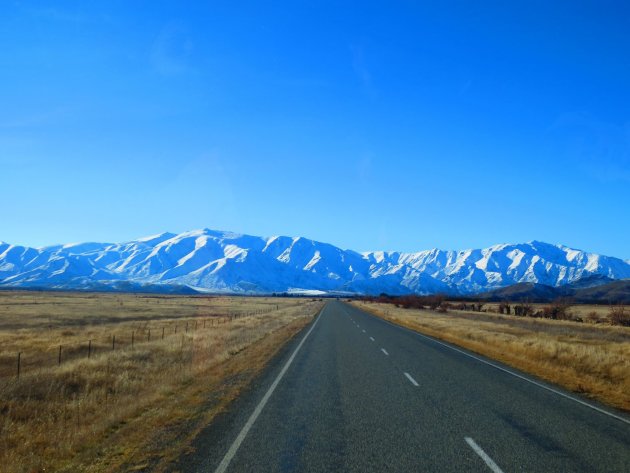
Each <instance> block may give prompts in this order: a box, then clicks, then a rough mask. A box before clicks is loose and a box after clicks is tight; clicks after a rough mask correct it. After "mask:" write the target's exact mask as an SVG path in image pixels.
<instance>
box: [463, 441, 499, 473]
mask: <svg viewBox="0 0 630 473" xmlns="http://www.w3.org/2000/svg"><path fill="white" fill-rule="evenodd" d="M464 440H466V443H467V444H468V445H470V448H472V449H473V450H474V451H475V453H476V454H477V455H479V456H480V457H481V459H482V460H483V461H484V462H486V465H488V468H490V469H491V470H492V471H494V473H503V470H502V469H501V468H499V465H497V464H496V463H495V462H494V461H493V460H492V458H490V457H489V456H488V454H487V453H486V452H484V451H483V450H482V448H481V447H480V446H479V445H477V443H476V442H475V441H474V440H473V439H471V438H470V437H465V438H464Z"/></svg>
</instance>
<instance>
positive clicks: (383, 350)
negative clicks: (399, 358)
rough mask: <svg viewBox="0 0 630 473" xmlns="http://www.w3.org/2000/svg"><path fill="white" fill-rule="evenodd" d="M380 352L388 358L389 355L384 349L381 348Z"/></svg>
mask: <svg viewBox="0 0 630 473" xmlns="http://www.w3.org/2000/svg"><path fill="white" fill-rule="evenodd" d="M381 351H382V352H383V353H385V354H386V355H387V356H389V353H387V350H385V348H381Z"/></svg>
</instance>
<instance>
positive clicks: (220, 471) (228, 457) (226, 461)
mask: <svg viewBox="0 0 630 473" xmlns="http://www.w3.org/2000/svg"><path fill="white" fill-rule="evenodd" d="M322 312H323V310H322ZM322 312H320V313H319V316H318V317H317V320H315V323H313V325H311V328H310V329H309V331H308V332H306V335H304V338H303V339H302V341H301V342H300V344H299V345H298V346H297V348H296V349H295V351H294V352H293V354H292V355H291V358H289V360H288V361H287V362H286V363H285V365H284V366H283V367H282V370H281V371H280V373H278V376H277V377H276V379H275V380H274V382H273V384H272V385H271V386H270V387H269V389H268V390H267V392H266V393H265V395H264V396H263V398H262V399H261V400H260V402H259V403H258V405H257V406H256V409H254V412H252V415H251V416H249V419H247V422H246V423H245V425H244V426H243V428H242V429H241V431H240V432H239V434H238V435H237V437H236V439H234V442H232V445H230V448H229V450H228V451H227V453H226V454H225V456H224V457H223V460H221V463H219V466H218V467H217V469H216V470H214V472H215V473H224V472H225V471H226V470H227V468H228V466H229V465H230V462H231V461H232V458H234V455H236V452H237V451H238V449H239V447H240V446H241V444H242V443H243V440H245V437H246V436H247V434H248V432H249V429H251V428H252V426H253V425H254V422H256V419H257V418H258V416H259V415H260V413H261V412H262V410H263V408H264V407H265V405H266V404H267V401H269V398H270V397H271V395H272V394H273V392H274V391H275V389H276V387H277V386H278V384H279V383H280V381H281V380H282V378H283V377H284V374H285V373H286V372H287V370H288V369H289V366H291V363H293V359H294V358H295V355H297V353H298V351H300V348H302V345H304V342H305V341H306V339H307V338H308V336H309V335H310V334H311V332H312V331H313V329H314V328H315V326H316V325H317V323H318V322H319V319H320V318H321V316H322Z"/></svg>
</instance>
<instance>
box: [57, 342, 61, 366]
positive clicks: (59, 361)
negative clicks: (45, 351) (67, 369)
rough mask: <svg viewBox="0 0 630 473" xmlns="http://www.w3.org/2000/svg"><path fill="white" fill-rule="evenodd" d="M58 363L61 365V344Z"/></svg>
mask: <svg viewBox="0 0 630 473" xmlns="http://www.w3.org/2000/svg"><path fill="white" fill-rule="evenodd" d="M57 364H58V365H61V345H59V357H58V358H57Z"/></svg>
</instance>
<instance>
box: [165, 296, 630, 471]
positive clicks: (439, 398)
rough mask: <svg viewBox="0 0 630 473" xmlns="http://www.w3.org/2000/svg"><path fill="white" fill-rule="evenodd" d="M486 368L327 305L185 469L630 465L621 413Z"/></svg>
mask: <svg viewBox="0 0 630 473" xmlns="http://www.w3.org/2000/svg"><path fill="white" fill-rule="evenodd" d="M492 363H493V364H494V366H492V365H490V364H488V363H487V359H485V358H483V357H478V356H476V355H475V356H474V357H473V356H470V353H469V352H466V351H465V350H460V349H454V347H451V346H449V345H447V344H444V343H441V342H438V341H436V340H433V339H430V338H427V337H424V336H421V335H418V334H415V333H413V332H411V331H409V330H407V329H404V328H401V327H397V326H395V325H392V324H389V323H388V322H385V321H383V320H381V319H379V318H376V317H374V316H371V315H369V314H366V313H365V312H362V311H360V310H358V309H356V308H354V307H352V306H349V305H347V304H343V303H341V302H336V301H335V302H330V303H328V304H327V305H326V306H325V308H324V309H323V310H322V312H321V314H320V315H319V316H318V317H317V318H316V319H315V321H314V322H313V323H312V324H311V325H310V326H309V327H307V328H306V329H305V330H304V331H303V332H302V333H301V334H300V335H298V337H296V339H295V340H293V341H292V343H290V344H288V346H287V347H285V349H284V350H283V351H282V352H281V353H280V354H279V355H278V356H276V357H275V359H274V361H273V362H272V363H271V365H270V367H269V369H267V370H266V371H265V373H263V375H261V377H260V378H259V379H258V381H257V382H256V383H255V385H254V386H253V387H252V389H251V390H250V391H249V392H248V393H246V394H245V395H243V396H242V398H241V399H239V400H238V401H237V402H236V403H235V404H234V405H233V407H232V408H231V410H230V412H228V413H226V414H224V415H222V416H221V417H220V418H219V419H217V421H216V422H214V423H213V424H212V425H211V426H209V427H208V429H206V430H205V431H204V432H202V433H201V435H200V436H199V437H198V439H197V440H196V441H195V445H194V446H195V448H196V451H195V453H194V454H191V455H186V456H185V457H182V459H181V460H180V461H179V462H178V464H177V465H176V467H177V470H178V471H184V472H188V473H192V472H223V471H227V472H256V473H258V472H261V473H262V472H293V471H295V472H387V471H392V472H408V471H444V472H466V471H479V472H490V471H494V472H495V473H496V472H501V471H503V472H505V473H508V472H516V471H526V472H574V471H575V472H586V471H588V472H591V471H606V472H630V420H629V419H628V417H627V416H625V415H623V414H620V413H619V412H615V411H613V410H611V409H608V408H605V407H602V406H601V405H598V404H594V403H592V402H590V401H587V400H585V399H583V398H579V397H577V396H575V395H573V394H570V393H567V392H565V391H563V390H562V389H560V388H557V387H554V386H551V385H548V384H545V383H541V382H540V381H539V380H536V379H534V378H531V377H529V376H527V375H524V374H523V373H520V372H518V371H516V370H513V369H511V368H508V367H505V366H504V365H500V364H499V363H496V362H492ZM515 374H516V376H515ZM531 381H533V382H531ZM536 383H538V384H536ZM543 386H544V387H543ZM548 388H550V389H551V390H550V389H548ZM567 396H569V397H567ZM584 403H586V404H584ZM587 404H588V405H587ZM597 409H603V410H605V411H607V412H610V413H611V414H612V416H611V415H608V414H606V413H604V412H601V411H598V410H597ZM615 416H617V417H615Z"/></svg>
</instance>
